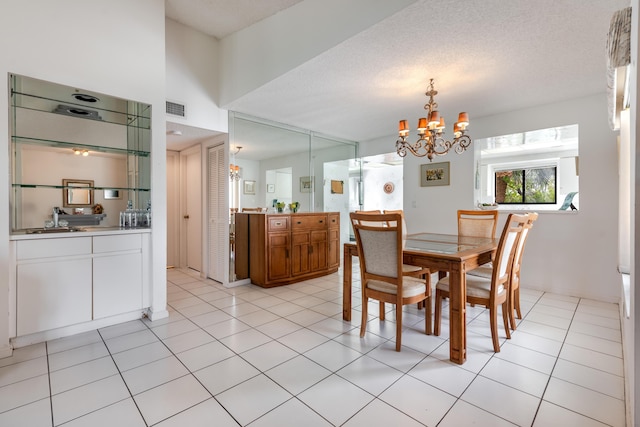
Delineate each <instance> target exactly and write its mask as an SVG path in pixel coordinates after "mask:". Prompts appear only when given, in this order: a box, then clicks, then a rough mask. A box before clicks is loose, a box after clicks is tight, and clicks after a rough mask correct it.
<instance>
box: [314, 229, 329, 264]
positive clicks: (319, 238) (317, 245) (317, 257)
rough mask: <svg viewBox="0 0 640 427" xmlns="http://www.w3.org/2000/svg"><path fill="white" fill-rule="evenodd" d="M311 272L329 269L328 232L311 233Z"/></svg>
mask: <svg viewBox="0 0 640 427" xmlns="http://www.w3.org/2000/svg"><path fill="white" fill-rule="evenodd" d="M310 264H311V271H318V270H324V269H326V268H327V232H326V231H325V230H322V231H311V255H310Z"/></svg>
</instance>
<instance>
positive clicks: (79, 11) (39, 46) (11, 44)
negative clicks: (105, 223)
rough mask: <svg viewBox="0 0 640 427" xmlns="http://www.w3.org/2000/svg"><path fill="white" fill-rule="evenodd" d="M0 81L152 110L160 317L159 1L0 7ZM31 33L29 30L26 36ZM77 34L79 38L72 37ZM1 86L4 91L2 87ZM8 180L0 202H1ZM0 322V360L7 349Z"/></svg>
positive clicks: (0, 180)
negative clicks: (47, 85)
mask: <svg viewBox="0 0 640 427" xmlns="http://www.w3.org/2000/svg"><path fill="white" fill-rule="evenodd" d="M2 9H3V11H4V13H1V14H0V51H1V52H2V55H1V56H0V76H2V78H5V79H6V76H7V73H10V72H12V73H16V74H22V75H26V76H30V77H34V78H38V79H42V80H48V81H52V82H55V83H60V84H65V85H69V86H74V87H78V88H82V89H86V90H92V91H95V92H99V93H105V94H109V95H113V96H116V97H120V98H125V99H133V100H135V101H138V102H144V103H148V104H151V105H152V111H153V113H152V114H153V115H152V123H153V125H152V126H153V127H152V135H153V142H152V158H151V162H152V164H151V174H152V188H153V190H152V195H151V198H152V200H153V215H154V222H153V231H152V233H153V234H152V246H153V253H152V255H151V256H152V268H151V269H152V271H151V272H150V273H151V274H152V276H151V281H152V283H153V294H152V299H151V304H152V313H151V314H152V317H159V316H162V315H166V269H165V259H166V208H165V206H166V181H165V179H166V178H165V168H166V156H165V150H166V148H165V146H166V141H165V124H164V111H165V52H164V50H165V33H164V26H165V18H164V3H163V1H162V0H137V1H135V2H132V1H129V0H110V1H109V2H87V1H83V0H64V1H57V2H51V1H49V0H4V1H3V2H2ZM34 29H35V30H34ZM79 35H82V37H79ZM5 87H6V86H5ZM8 105H9V99H8V94H7V91H6V90H3V91H0V165H2V169H3V170H5V171H6V170H8V169H9V159H8V153H9V148H8V144H9V141H8V135H9V128H8V125H9V124H8V120H7V118H8V117H9V112H8ZM8 189H9V176H8V174H6V173H5V174H2V176H1V177H0V200H5V201H8V200H9V192H8V191H9V190H8ZM8 214H9V210H8V209H0V312H2V313H8V311H9V310H8V301H7V295H8V278H9V265H8V260H9V253H8V252H9V234H8V233H9V231H8V230H9V217H8ZM7 321H8V319H7V317H6V315H5V316H2V317H0V356H1V355H4V354H6V353H7V350H8V348H9V347H8V326H7Z"/></svg>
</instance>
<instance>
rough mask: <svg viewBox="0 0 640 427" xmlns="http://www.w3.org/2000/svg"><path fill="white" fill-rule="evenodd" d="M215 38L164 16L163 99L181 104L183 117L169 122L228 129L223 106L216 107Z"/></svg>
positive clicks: (171, 119) (217, 45) (216, 53)
mask: <svg viewBox="0 0 640 427" xmlns="http://www.w3.org/2000/svg"><path fill="white" fill-rule="evenodd" d="M218 55H219V42H218V40H216V39H215V38H214V37H211V36H208V35H206V34H204V33H201V32H199V31H196V30H194V29H192V28H189V27H187V26H185V25H182V24H180V23H178V22H176V21H173V20H171V19H167V20H166V70H167V71H166V72H167V82H166V91H167V100H169V101H172V102H177V103H179V104H182V105H185V107H186V108H185V110H186V117H185V118H181V117H176V116H172V115H167V120H168V121H170V122H175V123H180V124H184V125H188V126H193V127H196V128H201V129H209V130H214V131H218V132H225V133H226V132H228V128H229V120H228V113H227V110H223V109H221V108H219V107H218V105H217V101H218V98H219V90H218V87H219V85H218V84H219V81H218V80H219V76H218V74H219V72H218V68H219V67H218Z"/></svg>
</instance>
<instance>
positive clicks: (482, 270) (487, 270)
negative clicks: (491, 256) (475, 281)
mask: <svg viewBox="0 0 640 427" xmlns="http://www.w3.org/2000/svg"><path fill="white" fill-rule="evenodd" d="M467 274H468V275H471V276H478V277H484V278H485V279H491V275H492V274H493V264H492V263H488V264H484V265H481V266H480V267H478V268H474V269H473V270H470V271H467Z"/></svg>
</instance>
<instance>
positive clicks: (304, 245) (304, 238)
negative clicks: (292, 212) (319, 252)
mask: <svg viewBox="0 0 640 427" xmlns="http://www.w3.org/2000/svg"><path fill="white" fill-rule="evenodd" d="M309 238H310V236H309V233H308V232H302V233H292V234H291V240H292V244H291V252H292V253H291V275H292V276H297V275H300V274H305V273H308V272H309V271H310V270H311V265H310V263H309V252H310V245H309Z"/></svg>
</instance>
